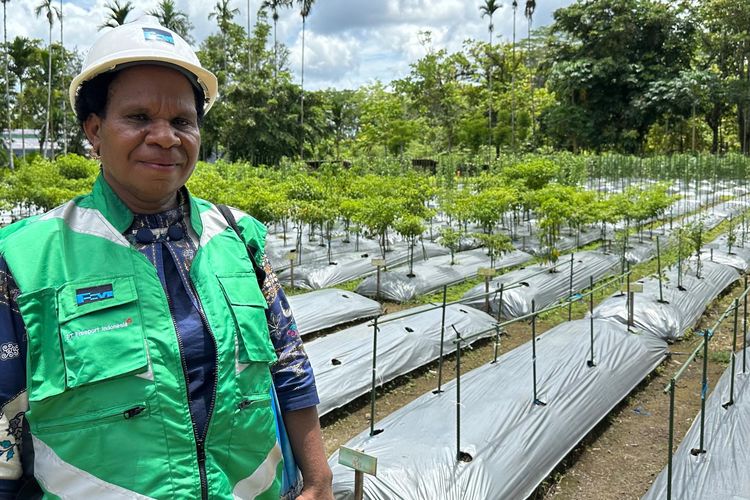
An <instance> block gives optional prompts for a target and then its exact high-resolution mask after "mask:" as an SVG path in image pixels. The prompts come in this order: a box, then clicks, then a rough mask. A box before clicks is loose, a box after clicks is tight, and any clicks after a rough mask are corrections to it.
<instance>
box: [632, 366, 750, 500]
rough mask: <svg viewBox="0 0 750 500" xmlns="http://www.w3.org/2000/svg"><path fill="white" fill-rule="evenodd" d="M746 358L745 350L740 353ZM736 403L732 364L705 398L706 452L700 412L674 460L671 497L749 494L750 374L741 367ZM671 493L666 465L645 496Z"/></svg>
mask: <svg viewBox="0 0 750 500" xmlns="http://www.w3.org/2000/svg"><path fill="white" fill-rule="evenodd" d="M739 356H740V357H741V356H742V354H741V353H740V354H739ZM737 368H738V370H737V371H738V373H737V374H736V376H735V381H734V384H735V385H734V404H733V405H731V406H729V407H727V408H726V409H725V408H722V406H721V405H722V404H724V403H726V402H727V401H729V396H730V380H731V367H729V368H727V370H726V371H725V372H724V375H722V377H721V379H720V380H719V383H718V384H717V385H716V388H715V389H714V391H713V392H712V393H711V395H710V396H709V397H708V400H707V401H706V413H705V436H704V441H703V448H704V449H705V450H706V453H704V454H699V455H692V454H691V453H690V450H691V449H694V448H695V449H697V448H699V447H700V414H699V415H698V416H696V418H695V420H694V421H693V425H692V426H691V427H690V430H689V431H688V432H687V434H686V435H685V438H684V439H683V440H682V442H681V443H680V446H679V448H678V449H677V452H676V453H675V454H674V457H673V459H672V498H673V499H675V500H701V499H705V500H740V499H748V498H750V474H748V470H750V374H748V373H744V374H743V373H742V370H741V366H738V367H737ZM663 498H667V469H666V468H664V470H662V471H661V473H660V474H659V476H658V477H657V478H656V481H654V484H653V485H652V486H651V489H649V490H648V492H647V493H646V495H644V496H643V500H657V499H659V500H661V499H663Z"/></svg>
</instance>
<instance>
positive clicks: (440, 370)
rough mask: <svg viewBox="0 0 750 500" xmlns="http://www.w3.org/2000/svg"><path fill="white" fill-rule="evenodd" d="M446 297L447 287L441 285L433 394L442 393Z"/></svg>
mask: <svg viewBox="0 0 750 500" xmlns="http://www.w3.org/2000/svg"><path fill="white" fill-rule="evenodd" d="M447 297H448V285H443V311H442V313H443V316H442V318H441V320H440V358H438V386H437V389H435V390H434V391H433V394H438V393H441V392H443V389H442V387H443V343H444V342H445V303H446V302H447Z"/></svg>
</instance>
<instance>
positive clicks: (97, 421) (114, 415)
mask: <svg viewBox="0 0 750 500" xmlns="http://www.w3.org/2000/svg"><path fill="white" fill-rule="evenodd" d="M148 413H149V411H148V405H147V403H145V402H144V403H137V404H134V403H129V404H122V405H119V406H114V407H110V408H103V409H101V410H95V411H92V412H90V413H85V414H82V415H73V416H70V417H66V418H60V419H54V420H47V421H44V422H39V423H37V424H35V425H34V426H33V428H32V430H33V431H34V432H36V433H45V434H55V433H58V432H69V431H73V430H78V429H81V428H85V429H90V428H92V427H95V426H97V425H101V424H106V423H114V422H119V421H124V420H132V419H134V418H139V417H145V416H147V415H148Z"/></svg>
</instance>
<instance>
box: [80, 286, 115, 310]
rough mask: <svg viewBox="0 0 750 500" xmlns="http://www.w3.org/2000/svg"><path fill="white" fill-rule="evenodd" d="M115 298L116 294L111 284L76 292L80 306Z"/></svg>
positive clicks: (81, 289)
mask: <svg viewBox="0 0 750 500" xmlns="http://www.w3.org/2000/svg"><path fill="white" fill-rule="evenodd" d="M114 298H115V292H114V291H113V290H112V284H111V283H110V284H109V285H99V286H92V287H89V288H79V289H78V290H76V304H78V305H79V306H82V305H84V304H90V303H92V302H99V301H100V300H105V299H114Z"/></svg>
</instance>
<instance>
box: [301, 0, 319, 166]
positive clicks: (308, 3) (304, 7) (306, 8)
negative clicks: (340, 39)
mask: <svg viewBox="0 0 750 500" xmlns="http://www.w3.org/2000/svg"><path fill="white" fill-rule="evenodd" d="M297 3H298V4H299V6H300V15H301V16H302V66H301V68H302V70H301V78H300V80H301V84H300V98H299V109H300V113H299V116H300V130H301V131H302V138H301V140H300V146H299V157H300V159H301V160H304V159H305V23H306V21H307V16H309V15H310V9H312V6H313V4H314V3H315V0H297Z"/></svg>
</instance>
